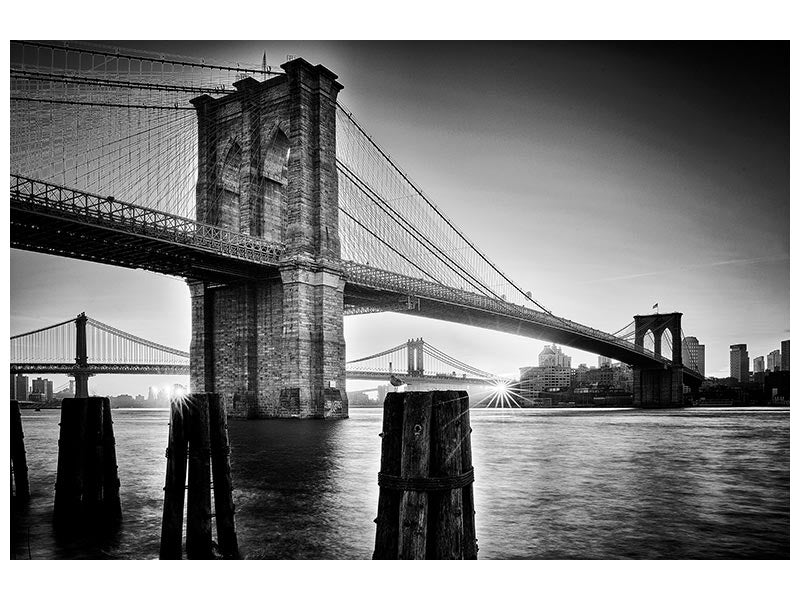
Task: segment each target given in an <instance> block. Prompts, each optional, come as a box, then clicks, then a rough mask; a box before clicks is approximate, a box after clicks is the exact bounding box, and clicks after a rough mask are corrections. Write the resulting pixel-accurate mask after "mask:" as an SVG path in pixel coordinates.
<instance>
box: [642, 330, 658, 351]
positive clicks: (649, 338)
mask: <svg viewBox="0 0 800 600" xmlns="http://www.w3.org/2000/svg"><path fill="white" fill-rule="evenodd" d="M642 345H643V346H644V349H645V350H649V351H650V352H655V350H656V339H655V335H653V330H652V329H648V330H647V331H645V332H644V340H643V341H642Z"/></svg>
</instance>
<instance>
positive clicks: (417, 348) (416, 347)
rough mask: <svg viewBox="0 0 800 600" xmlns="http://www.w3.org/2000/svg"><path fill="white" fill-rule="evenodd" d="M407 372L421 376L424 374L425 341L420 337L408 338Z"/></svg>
mask: <svg viewBox="0 0 800 600" xmlns="http://www.w3.org/2000/svg"><path fill="white" fill-rule="evenodd" d="M407 347H408V374H409V375H412V376H417V377H422V376H423V375H425V359H424V348H425V342H424V341H423V339H422V338H417V339H416V340H408V346H407Z"/></svg>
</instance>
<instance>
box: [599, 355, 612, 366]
mask: <svg viewBox="0 0 800 600" xmlns="http://www.w3.org/2000/svg"><path fill="white" fill-rule="evenodd" d="M597 366H598V368H602V367H610V366H611V359H610V358H608V357H607V356H598V357H597Z"/></svg>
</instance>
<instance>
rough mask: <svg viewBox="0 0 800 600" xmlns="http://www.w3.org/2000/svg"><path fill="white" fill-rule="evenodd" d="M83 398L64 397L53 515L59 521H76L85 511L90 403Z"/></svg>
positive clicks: (68, 522)
mask: <svg viewBox="0 0 800 600" xmlns="http://www.w3.org/2000/svg"><path fill="white" fill-rule="evenodd" d="M83 400H85V399H82V398H64V400H62V401H61V421H60V422H59V424H58V425H59V428H60V430H59V437H58V463H57V467H56V493H55V500H54V504H53V519H54V521H55V522H56V524H57V525H69V524H71V523H74V520H75V518H76V517H78V516H79V515H80V513H81V500H82V496H83V462H84V443H83V442H84V437H85V436H84V432H85V430H86V425H85V422H86V403H85V402H83Z"/></svg>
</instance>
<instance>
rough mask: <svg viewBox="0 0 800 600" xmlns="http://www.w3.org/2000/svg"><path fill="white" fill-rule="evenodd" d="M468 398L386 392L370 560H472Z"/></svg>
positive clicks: (459, 394) (474, 554)
mask: <svg viewBox="0 0 800 600" xmlns="http://www.w3.org/2000/svg"><path fill="white" fill-rule="evenodd" d="M470 434H471V429H470V425H469V397H468V396H467V393H466V392H463V391H433V392H404V393H396V392H392V393H389V394H387V396H386V399H385V401H384V419H383V432H382V433H381V436H382V438H383V441H382V444H381V472H380V473H379V474H378V485H379V486H380V495H379V498H378V517H377V519H376V520H375V521H376V523H377V531H376V535H375V552H374V553H373V558H374V559H393V558H400V559H426V558H427V559H475V558H477V546H476V540H475V512H474V502H473V495H472V482H473V480H474V475H473V470H472V450H471V445H470V442H469V438H470Z"/></svg>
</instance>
